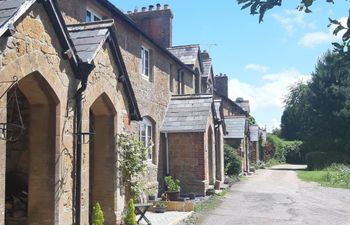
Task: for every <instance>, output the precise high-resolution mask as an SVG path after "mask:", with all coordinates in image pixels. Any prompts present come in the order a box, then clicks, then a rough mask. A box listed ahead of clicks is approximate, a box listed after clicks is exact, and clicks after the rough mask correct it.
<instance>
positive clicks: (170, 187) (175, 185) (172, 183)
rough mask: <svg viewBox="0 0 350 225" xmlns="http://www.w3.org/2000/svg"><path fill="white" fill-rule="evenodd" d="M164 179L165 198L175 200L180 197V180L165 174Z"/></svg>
mask: <svg viewBox="0 0 350 225" xmlns="http://www.w3.org/2000/svg"><path fill="white" fill-rule="evenodd" d="M164 180H165V184H166V186H167V192H166V194H167V198H168V199H169V200H170V201H177V200H178V199H179V197H180V181H179V180H178V179H173V178H172V177H171V176H166V177H165V178H164Z"/></svg>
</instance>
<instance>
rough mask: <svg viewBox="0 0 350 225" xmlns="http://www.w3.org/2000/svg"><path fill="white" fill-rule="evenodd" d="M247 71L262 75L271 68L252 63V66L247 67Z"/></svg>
mask: <svg viewBox="0 0 350 225" xmlns="http://www.w3.org/2000/svg"><path fill="white" fill-rule="evenodd" d="M245 69H246V70H253V71H257V72H260V73H266V72H267V71H268V70H269V68H268V67H267V66H264V65H260V64H254V63H250V64H248V65H246V66H245Z"/></svg>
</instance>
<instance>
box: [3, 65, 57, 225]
mask: <svg viewBox="0 0 350 225" xmlns="http://www.w3.org/2000/svg"><path fill="white" fill-rule="evenodd" d="M7 99H8V103H7V108H6V110H7V116H6V117H7V119H6V121H7V126H8V128H9V130H8V132H7V134H8V137H7V141H6V178H5V179H6V196H7V203H8V204H12V205H13V206H15V204H18V203H16V200H15V199H14V198H21V199H22V203H21V210H19V211H16V212H14V211H8V212H7V215H6V219H5V221H6V222H5V223H6V224H11V220H12V218H13V217H14V216H15V215H14V214H16V213H17V214H20V217H21V219H22V220H23V221H22V222H23V224H43V225H52V224H54V223H55V206H56V201H55V189H56V188H55V167H56V163H55V156H56V153H57V152H58V145H57V139H56V137H57V136H59V132H58V130H59V129H57V126H58V125H59V113H60V111H59V110H58V109H59V104H60V101H59V98H58V96H57V94H56V93H55V91H54V89H53V88H52V86H51V85H50V84H49V83H48V82H47V80H46V79H45V77H44V76H43V75H42V74H41V73H39V72H38V71H35V72H32V73H30V74H28V75H26V76H24V77H23V78H22V79H20V80H19V82H18V85H15V86H13V87H12V88H11V89H10V90H9V92H8V93H7ZM12 102H13V103H14V104H11V103H12ZM22 121H23V122H22ZM16 124H18V125H21V126H17V125H16ZM12 125H16V126H12ZM22 125H23V126H22ZM18 129H23V132H19V133H18ZM11 135H12V136H16V138H10V136H11ZM13 187H17V188H13ZM13 208H16V207H13ZM38 209H40V210H38Z"/></svg>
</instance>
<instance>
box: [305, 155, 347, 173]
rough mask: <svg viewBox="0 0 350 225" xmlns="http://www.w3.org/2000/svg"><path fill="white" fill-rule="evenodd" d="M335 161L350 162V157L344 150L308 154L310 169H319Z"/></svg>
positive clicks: (308, 166)
mask: <svg viewBox="0 0 350 225" xmlns="http://www.w3.org/2000/svg"><path fill="white" fill-rule="evenodd" d="M333 163H342V164H349V163H350V157H349V156H348V155H347V154H344V153H342V152H336V151H332V152H309V153H308V154H306V164H307V168H308V170H319V169H323V168H326V167H328V166H330V165H331V164H333Z"/></svg>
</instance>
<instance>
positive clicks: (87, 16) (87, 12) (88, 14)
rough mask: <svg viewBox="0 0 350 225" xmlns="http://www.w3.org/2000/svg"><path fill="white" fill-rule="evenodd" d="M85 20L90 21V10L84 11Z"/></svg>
mask: <svg viewBox="0 0 350 225" xmlns="http://www.w3.org/2000/svg"><path fill="white" fill-rule="evenodd" d="M85 22H91V12H90V11H86V18H85Z"/></svg>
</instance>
